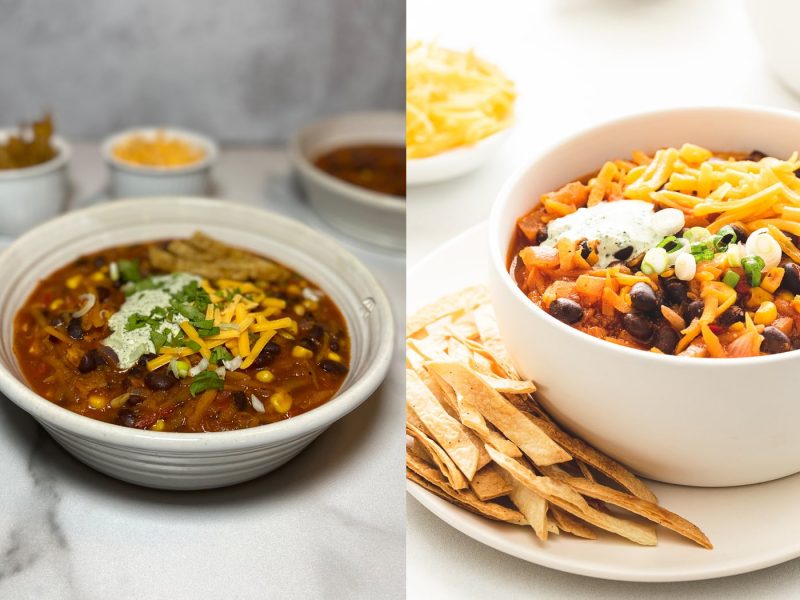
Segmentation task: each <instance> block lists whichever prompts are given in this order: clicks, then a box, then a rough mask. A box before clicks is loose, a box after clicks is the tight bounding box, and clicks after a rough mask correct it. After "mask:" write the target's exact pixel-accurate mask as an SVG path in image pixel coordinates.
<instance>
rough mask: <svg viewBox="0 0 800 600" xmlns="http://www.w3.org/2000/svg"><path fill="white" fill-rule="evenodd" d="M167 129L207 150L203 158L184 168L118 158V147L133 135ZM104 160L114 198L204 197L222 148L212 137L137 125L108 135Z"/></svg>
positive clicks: (148, 133) (149, 134)
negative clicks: (137, 163)
mask: <svg viewBox="0 0 800 600" xmlns="http://www.w3.org/2000/svg"><path fill="white" fill-rule="evenodd" d="M158 132H163V133H164V134H166V135H167V136H170V137H172V136H174V137H177V138H181V139H184V140H186V141H187V142H189V143H190V144H193V145H195V146H197V147H199V148H202V149H203V151H204V156H203V158H202V159H201V160H199V161H198V162H196V163H192V164H190V165H186V166H183V167H143V166H139V165H134V164H131V163H129V162H125V161H123V160H120V159H118V158H117V157H116V156H114V152H113V149H114V147H115V146H116V145H117V144H118V143H119V142H121V141H122V140H124V139H125V138H127V137H129V136H132V135H142V136H145V137H148V136H154V135H155V134H156V133H158ZM101 153H102V155H103V160H105V162H106V164H107V165H108V169H109V175H110V178H111V195H112V197H114V198H135V197H139V196H203V195H205V194H207V193H208V192H209V190H210V187H211V167H213V166H214V163H216V162H217V157H218V156H219V149H218V148H217V144H216V143H215V142H214V140H212V139H211V138H209V137H207V136H204V135H200V134H199V133H195V132H192V131H186V130H184V129H176V128H173V127H136V128H133V129H128V130H126V131H121V132H119V133H115V134H114V135H112V136H110V137H108V138H106V139H105V140H104V141H103V145H102V147H101Z"/></svg>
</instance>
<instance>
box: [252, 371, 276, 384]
mask: <svg viewBox="0 0 800 600" xmlns="http://www.w3.org/2000/svg"><path fill="white" fill-rule="evenodd" d="M256 379H258V380H259V381H260V382H261V383H269V382H270V381H272V380H273V379H275V375H273V374H272V371H269V370H267V369H264V370H263V371H259V372H258V373H256Z"/></svg>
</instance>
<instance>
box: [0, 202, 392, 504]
mask: <svg viewBox="0 0 800 600" xmlns="http://www.w3.org/2000/svg"><path fill="white" fill-rule="evenodd" d="M166 200H168V202H165V198H152V199H137V200H129V201H120V202H116V203H109V204H104V205H99V206H97V207H93V208H90V209H86V210H82V211H77V212H74V213H70V214H67V215H65V216H62V217H60V218H58V219H55V220H53V221H50V222H48V223H46V224H44V225H42V226H40V227H38V228H37V229H35V230H33V231H31V232H29V233H28V234H26V235H24V236H23V237H21V238H20V239H18V240H17V241H16V242H14V243H13V244H12V245H11V246H10V247H9V248H7V249H6V250H5V251H4V252H3V254H2V255H0V275H2V277H3V281H4V282H5V286H4V287H3V288H2V289H0V307H2V308H0V312H2V316H3V326H2V335H1V336H0V340H2V342H0V390H2V392H3V393H4V394H5V395H6V396H7V397H8V398H9V399H10V400H12V401H13V402H15V403H16V404H17V405H18V406H20V407H21V408H22V409H23V410H25V411H26V412H28V413H29V414H31V416H33V417H34V418H35V419H36V420H37V421H39V422H40V423H41V424H42V426H43V427H44V428H45V429H46V430H47V431H48V432H49V433H50V434H51V435H52V436H53V437H54V438H55V439H56V441H58V442H59V443H60V444H61V445H62V446H64V447H65V448H66V449H67V450H68V451H69V452H71V453H72V454H74V455H75V456H76V457H77V458H78V459H80V460H81V461H83V462H85V463H86V464H88V465H90V466H92V467H94V468H95V469H97V470H99V471H102V472H104V473H106V474H109V475H111V476H113V477H117V478H119V479H122V480H125V481H129V482H132V483H137V484H140V485H145V486H150V487H156V488H163V489H203V488H212V487H221V486H225V485H231V484H234V483H239V482H242V481H246V480H249V479H252V478H254V477H257V476H259V475H262V474H264V473H266V472H268V471H271V470H273V469H275V468H277V467H278V466H280V465H282V464H283V463H285V462H286V461H288V460H289V459H291V458H292V457H293V456H295V455H296V454H297V453H299V452H300V451H301V450H302V449H303V448H304V447H305V446H306V445H308V444H309V443H310V442H311V441H312V440H313V439H314V438H315V437H317V436H318V435H319V434H320V433H322V431H324V430H325V428H327V427H328V426H329V425H330V424H331V423H333V422H334V421H336V420H337V419H339V418H341V417H343V416H344V415H346V414H347V413H349V412H350V411H351V410H353V409H354V408H356V407H357V406H358V405H360V404H361V403H362V402H364V401H365V400H366V399H367V398H368V397H369V395H370V394H371V393H372V392H373V391H374V390H375V389H376V388H377V387H378V385H380V383H381V381H382V380H383V378H384V377H385V374H386V372H387V369H388V366H389V360H390V357H391V353H392V345H393V335H394V333H393V322H392V316H391V311H390V308H389V304H388V302H387V300H386V298H385V296H384V294H383V291H382V290H381V288H380V286H379V285H378V283H377V282H376V281H375V279H374V278H373V277H372V275H371V274H370V273H369V271H367V269H366V268H365V267H364V266H363V265H362V264H361V263H360V262H359V261H358V260H357V259H355V258H354V257H353V256H352V255H350V254H349V253H347V252H346V251H345V250H343V249H342V248H341V247H340V246H339V245H338V244H337V243H336V242H335V241H333V240H331V239H330V238H328V237H326V236H324V235H321V234H319V233H316V232H314V231H312V230H311V229H309V228H307V227H305V226H304V225H302V224H300V223H297V222H295V221H293V220H291V219H288V218H286V217H282V216H279V215H275V214H272V213H268V212H265V211H262V210H259V209H255V208H251V207H247V206H243V205H237V204H229V203H221V202H217V201H211V200H206V199H199V198H180V197H173V198H168V199H166ZM198 231H202V232H203V234H205V235H202V234H197V232H198ZM167 240H171V241H167ZM311 249H313V250H311ZM209 257H211V259H210V258H209ZM209 268H211V269H212V271H209V270H208V269H209ZM215 269H216V270H215ZM232 274H235V275H236V276H237V277H238V278H239V280H234V279H231V277H232ZM201 304H202V306H201ZM40 330H41V331H40ZM35 346H38V347H39V350H37V348H36V347H35ZM276 357H277V358H276ZM312 372H313V373H312ZM301 386H305V387H301Z"/></svg>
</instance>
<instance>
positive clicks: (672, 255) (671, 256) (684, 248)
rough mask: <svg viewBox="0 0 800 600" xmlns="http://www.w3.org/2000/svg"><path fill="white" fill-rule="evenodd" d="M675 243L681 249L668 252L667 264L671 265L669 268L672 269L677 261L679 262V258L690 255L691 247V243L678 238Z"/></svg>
mask: <svg viewBox="0 0 800 600" xmlns="http://www.w3.org/2000/svg"><path fill="white" fill-rule="evenodd" d="M675 242H676V243H677V244H678V245H679V246H680V247H679V248H676V249H675V250H673V251H672V252H667V264H669V266H670V267H672V266H674V265H675V261H677V260H678V257H679V256H680V255H681V254H688V253H689V246H690V244H689V242H688V241H686V240H685V239H683V238H677V239H676V240H675Z"/></svg>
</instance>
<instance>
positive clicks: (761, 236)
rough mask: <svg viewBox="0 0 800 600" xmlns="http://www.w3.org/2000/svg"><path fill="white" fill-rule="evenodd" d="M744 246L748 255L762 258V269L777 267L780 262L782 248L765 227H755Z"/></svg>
mask: <svg viewBox="0 0 800 600" xmlns="http://www.w3.org/2000/svg"><path fill="white" fill-rule="evenodd" d="M745 248H746V250H747V254H748V255H749V256H760V257H761V258H763V259H764V270H766V269H771V268H772V267H777V266H778V265H779V264H780V262H781V256H782V255H783V250H781V246H780V244H778V242H777V241H776V240H775V238H774V237H772V236H771V235H770V233H769V230H768V229H767V228H766V227H762V228H761V229H756V230H755V231H754V232H753V233H751V234H750V236H749V237H748V238H747V242H746V243H745Z"/></svg>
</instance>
